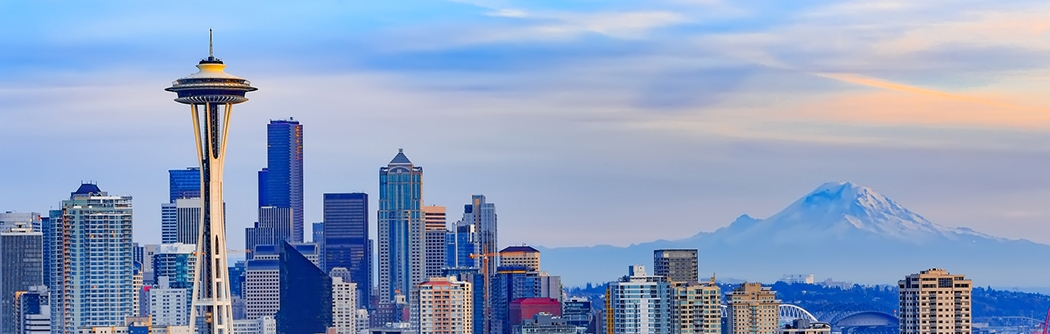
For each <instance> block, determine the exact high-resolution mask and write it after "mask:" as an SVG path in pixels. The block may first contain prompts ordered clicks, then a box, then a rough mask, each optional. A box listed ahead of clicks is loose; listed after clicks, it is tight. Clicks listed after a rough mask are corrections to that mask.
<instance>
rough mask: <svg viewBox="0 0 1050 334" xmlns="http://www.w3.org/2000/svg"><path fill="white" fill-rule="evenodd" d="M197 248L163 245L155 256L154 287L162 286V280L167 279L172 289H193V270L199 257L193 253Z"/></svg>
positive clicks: (185, 245) (182, 245) (184, 245)
mask: <svg viewBox="0 0 1050 334" xmlns="http://www.w3.org/2000/svg"><path fill="white" fill-rule="evenodd" d="M195 251H197V246H196V245H192V244H189V245H188V244H161V245H160V247H158V248H157V253H156V254H153V261H152V262H153V276H154V280H153V281H151V282H149V283H150V284H153V285H161V284H160V279H161V278H162V277H167V278H168V282H170V283H169V285H170V287H171V288H176V289H189V288H192V287H193V268H194V266H195V265H196V263H197V256H196V255H194V254H193V253H194V252H195Z"/></svg>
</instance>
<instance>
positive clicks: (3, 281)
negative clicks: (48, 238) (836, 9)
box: [0, 222, 44, 333]
mask: <svg viewBox="0 0 1050 334" xmlns="http://www.w3.org/2000/svg"><path fill="white" fill-rule="evenodd" d="M29 223H30V222H12V223H10V224H8V225H4V226H3V228H4V229H3V230H0V268H2V269H0V294H2V295H0V303H2V304H0V332H2V333H14V332H15V330H16V326H17V323H18V321H17V319H18V314H17V313H15V310H14V309H15V294H16V293H17V292H18V291H28V290H29V288H30V287H34V286H40V285H43V284H44V235H43V233H40V232H37V231H33V229H32V225H29Z"/></svg>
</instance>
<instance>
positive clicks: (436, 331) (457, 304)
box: [413, 277, 474, 334]
mask: <svg viewBox="0 0 1050 334" xmlns="http://www.w3.org/2000/svg"><path fill="white" fill-rule="evenodd" d="M471 287H472V285H471V284H470V283H469V282H462V281H458V280H456V279H455V278H454V277H431V278H430V279H429V280H427V281H426V282H423V283H422V284H420V285H419V290H418V293H419V297H417V298H416V299H417V300H419V306H418V307H417V308H418V309H419V317H418V320H417V319H413V321H418V322H419V333H420V334H429V333H433V334H473V333H474V327H473V326H474V324H473V323H472V321H471V315H473V314H474V303H473V301H474V298H473V296H474V294H473V292H472V289H471Z"/></svg>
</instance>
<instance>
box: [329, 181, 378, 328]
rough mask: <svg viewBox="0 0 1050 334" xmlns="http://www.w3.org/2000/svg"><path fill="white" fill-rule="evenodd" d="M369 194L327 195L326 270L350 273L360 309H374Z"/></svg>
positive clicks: (350, 280)
mask: <svg viewBox="0 0 1050 334" xmlns="http://www.w3.org/2000/svg"><path fill="white" fill-rule="evenodd" d="M369 214H370V212H369V211H368V194H365V193H343V194H324V224H322V226H323V229H324V232H323V238H324V241H323V242H322V253H323V256H324V261H322V263H323V265H324V266H323V268H324V269H325V271H327V272H330V271H331V270H332V269H333V268H346V269H347V270H349V271H350V275H351V276H350V279H349V280H348V281H349V282H353V283H356V284H357V297H358V298H357V299H358V303H359V306H365V307H367V306H368V305H371V299H370V298H369V290H370V288H371V286H372V269H371V261H372V247H371V244H369V241H368V233H369V231H368V229H369V223H368V216H369Z"/></svg>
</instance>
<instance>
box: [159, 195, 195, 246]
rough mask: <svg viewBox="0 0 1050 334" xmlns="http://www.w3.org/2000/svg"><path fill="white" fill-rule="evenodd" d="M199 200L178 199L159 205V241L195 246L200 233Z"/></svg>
mask: <svg viewBox="0 0 1050 334" xmlns="http://www.w3.org/2000/svg"><path fill="white" fill-rule="evenodd" d="M200 223H201V199H200V198H199V197H193V198H178V199H175V200H174V201H173V202H171V203H164V204H161V205H160V241H161V243H164V244H173V243H182V244H196V243H197V237H198V236H197V234H199V233H200Z"/></svg>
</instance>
